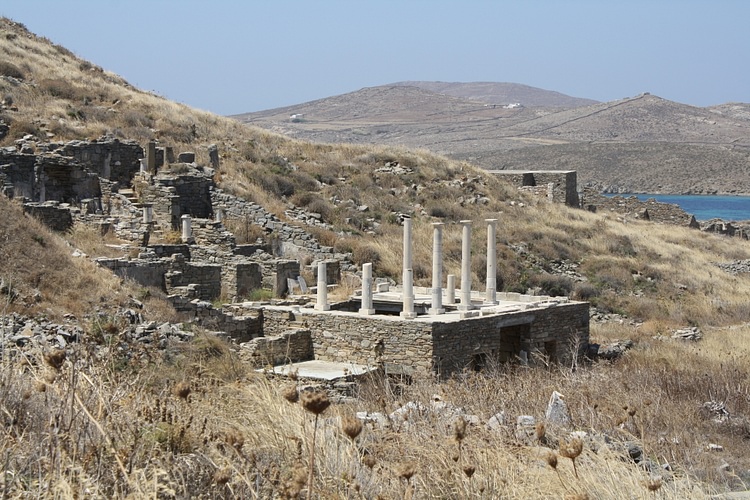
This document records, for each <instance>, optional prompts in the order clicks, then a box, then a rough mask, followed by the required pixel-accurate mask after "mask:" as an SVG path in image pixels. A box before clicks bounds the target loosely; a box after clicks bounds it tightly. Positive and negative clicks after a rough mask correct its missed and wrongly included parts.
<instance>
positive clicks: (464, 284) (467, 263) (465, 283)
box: [458, 220, 471, 311]
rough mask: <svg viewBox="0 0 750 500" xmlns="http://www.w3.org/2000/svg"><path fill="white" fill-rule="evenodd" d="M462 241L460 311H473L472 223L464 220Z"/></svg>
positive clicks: (462, 222)
mask: <svg viewBox="0 0 750 500" xmlns="http://www.w3.org/2000/svg"><path fill="white" fill-rule="evenodd" d="M461 224H462V225H463V233H462V239H461V304H460V305H459V306H458V310H459V311H468V310H469V309H471V221H470V220H462V221H461Z"/></svg>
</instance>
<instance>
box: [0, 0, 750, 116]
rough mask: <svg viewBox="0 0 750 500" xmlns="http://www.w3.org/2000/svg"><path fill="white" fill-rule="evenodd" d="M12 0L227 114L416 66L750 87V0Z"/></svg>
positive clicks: (69, 38)
mask: <svg viewBox="0 0 750 500" xmlns="http://www.w3.org/2000/svg"><path fill="white" fill-rule="evenodd" d="M0 15H3V16H6V17H10V18H11V19H13V20H15V21H18V22H22V23H24V24H25V25H26V26H27V27H28V28H29V29H30V30H31V31H33V32H34V33H36V34H38V35H41V36H46V37H47V38H49V39H51V40H52V41H53V42H55V43H58V44H60V45H63V46H65V47H67V48H68V49H70V50H72V51H73V52H75V53H76V54H78V55H79V56H81V57H83V58H85V59H88V60H89V61H91V62H93V63H95V64H98V65H100V66H102V67H103V68H105V69H107V70H109V71H113V72H115V73H117V74H119V75H121V76H123V77H124V78H125V79H126V80H128V81H129V82H130V83H132V84H133V85H136V86H138V87H140V88H142V89H144V90H150V91H153V92H156V93H157V94H160V95H163V96H165V97H167V98H169V99H172V100H175V101H179V102H183V103H185V104H188V105H191V106H194V107H197V108H200V109H204V110H209V111H213V112H216V113H219V114H236V113H243V112H250V111H260V110H264V109H269V108H275V107H281V106H287V105H293V104H299V103H302V102H306V101H311V100H314V99H320V98H324V97H329V96H333V95H337V94H343V93H346V92H352V91H355V90H358V89H360V88H363V87H371V86H376V85H383V84H387V83H392V82H397V81H403V80H430V81H451V82H454V81H455V82H470V81H495V82H514V83H522V84H526V85H531V86H534V87H540V88H543V89H547V90H555V91H558V92H562V93H564V94H568V95H572V96H575V97H586V98H590V99H597V100H600V101H609V100H614V99H620V98H622V97H626V96H633V95H636V94H639V93H641V92H651V93H652V94H655V95H658V96H660V97H663V98H665V99H670V100H673V101H678V102H682V103H685V104H692V105H696V106H708V105H712V104H721V103H724V102H731V101H734V102H737V101H739V102H750V64H749V63H750V29H748V27H747V23H748V20H750V1H746V0H703V1H697V0H650V1H645V0H627V1H625V0H517V1H503V0H497V1H490V0H463V1H461V0H450V1H449V0H429V1H428V0H378V1H370V0H347V1H345V0H213V1H194V0H180V1H177V0H68V1H65V0H2V3H0Z"/></svg>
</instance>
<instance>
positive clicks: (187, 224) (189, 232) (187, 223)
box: [181, 215, 193, 243]
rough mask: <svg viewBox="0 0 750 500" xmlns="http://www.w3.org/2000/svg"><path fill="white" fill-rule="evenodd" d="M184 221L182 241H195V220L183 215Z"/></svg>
mask: <svg viewBox="0 0 750 500" xmlns="http://www.w3.org/2000/svg"><path fill="white" fill-rule="evenodd" d="M181 219H182V241H183V243H188V242H189V241H190V240H192V239H193V219H192V218H191V217H190V216H189V215H183V216H182V217H181Z"/></svg>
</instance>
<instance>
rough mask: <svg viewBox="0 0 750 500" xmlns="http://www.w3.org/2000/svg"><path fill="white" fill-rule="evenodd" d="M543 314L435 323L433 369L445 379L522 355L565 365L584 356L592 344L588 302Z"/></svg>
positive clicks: (545, 310)
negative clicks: (467, 370) (573, 355)
mask: <svg viewBox="0 0 750 500" xmlns="http://www.w3.org/2000/svg"><path fill="white" fill-rule="evenodd" d="M538 306H539V307H542V308H540V309H536V308H535V309H530V310H522V311H518V312H515V313H505V314H501V315H488V316H480V317H477V318H467V319H465V320H463V321H461V322H446V323H437V322H436V323H434V333H433V342H434V353H433V354H434V369H435V370H436V371H438V372H439V373H440V374H441V375H449V374H451V373H454V372H457V371H461V370H463V369H465V368H470V369H480V368H483V367H486V366H489V365H492V364H498V363H506V362H509V361H514V360H518V359H519V356H520V355H521V351H524V352H525V353H526V354H527V355H528V360H529V362H530V363H534V360H535V358H536V356H537V355H543V356H547V357H549V358H550V359H551V360H552V361H559V362H563V361H566V360H569V359H571V356H572V352H573V351H572V350H573V349H577V354H578V355H582V354H583V351H584V349H585V347H586V345H588V341H589V305H588V303H580V302H575V303H564V304H556V305H550V306H548V307H545V305H544V304H541V305H538Z"/></svg>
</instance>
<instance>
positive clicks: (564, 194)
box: [488, 170, 580, 207]
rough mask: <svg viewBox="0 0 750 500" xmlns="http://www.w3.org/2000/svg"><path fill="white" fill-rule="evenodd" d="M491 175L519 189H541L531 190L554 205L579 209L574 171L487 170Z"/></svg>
mask: <svg viewBox="0 0 750 500" xmlns="http://www.w3.org/2000/svg"><path fill="white" fill-rule="evenodd" d="M488 172H489V173H491V174H495V175H500V176H502V177H503V179H505V180H506V181H508V182H510V183H511V184H514V185H516V186H518V187H519V188H521V187H527V188H528V187H535V186H536V187H541V188H542V189H539V190H532V191H533V193H534V194H538V195H541V196H544V197H547V198H549V199H550V200H551V201H553V202H555V203H564V204H566V205H568V206H570V207H579V206H580V200H579V199H578V174H577V172H576V171H575V170H528V171H525V170H489V171H488Z"/></svg>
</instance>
